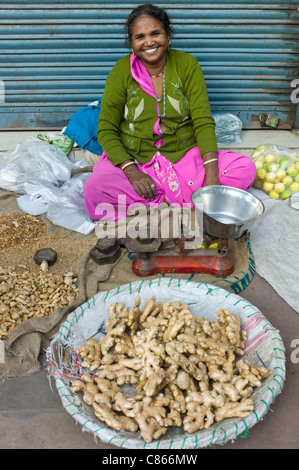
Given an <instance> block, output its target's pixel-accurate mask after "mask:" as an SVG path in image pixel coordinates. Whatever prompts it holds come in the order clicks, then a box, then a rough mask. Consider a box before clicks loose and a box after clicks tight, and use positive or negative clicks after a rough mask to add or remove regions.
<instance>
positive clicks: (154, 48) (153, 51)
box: [144, 47, 158, 54]
mask: <svg viewBox="0 0 299 470" xmlns="http://www.w3.org/2000/svg"><path fill="white" fill-rule="evenodd" d="M157 50H158V48H157V47H153V48H152V49H145V50H144V52H146V54H154V53H155V52H156V51H157Z"/></svg>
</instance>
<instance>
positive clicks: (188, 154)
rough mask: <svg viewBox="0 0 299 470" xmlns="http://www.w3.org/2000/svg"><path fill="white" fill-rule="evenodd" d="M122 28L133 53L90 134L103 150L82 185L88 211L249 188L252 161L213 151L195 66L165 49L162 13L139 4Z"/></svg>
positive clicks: (168, 31) (110, 86)
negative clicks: (212, 188)
mask: <svg viewBox="0 0 299 470" xmlns="http://www.w3.org/2000/svg"><path fill="white" fill-rule="evenodd" d="M126 29H127V39H128V41H129V43H130V45H131V48H132V54H130V55H128V56H126V57H123V58H122V59H120V60H119V61H118V62H117V63H116V65H115V66H114V68H113V69H112V71H111V72H110V74H109V76H108V78H107V81H106V86H105V90H104V93H103V97H102V102H101V112H100V117H99V127H98V133H97V136H98V140H99V143H100V144H101V146H102V147H103V150H104V152H103V154H102V157H101V159H100V161H99V162H98V163H96V164H95V166H94V169H93V173H92V175H91V176H90V178H89V180H88V181H87V182H86V184H85V188H84V195H85V205H86V209H87V211H88V213H89V214H90V216H91V217H92V218H93V219H94V220H98V219H101V218H103V219H104V218H105V219H108V220H109V219H110V220H118V219H119V218H121V217H125V216H126V214H127V209H128V207H129V206H130V205H131V204H137V205H142V204H143V205H151V204H154V205H155V206H157V205H159V204H160V203H161V202H163V200H165V201H166V202H167V203H169V204H172V205H180V206H183V205H184V204H189V205H190V204H191V194H192V192H193V191H195V190H196V189H198V188H200V187H202V186H205V185H218V184H222V185H227V186H234V187H238V188H241V189H248V188H249V187H250V186H251V185H252V183H253V180H254V177H255V171H256V169H255V165H254V163H253V162H252V160H251V159H250V158H249V157H247V156H241V155H238V154H236V153H234V152H231V151H219V152H218V151H217V143H216V136H215V123H214V120H213V118H212V115H211V110H210V105H209V99H208V94H207V89H206V85H205V81H204V77H203V74H202V71H201V68H200V66H199V64H198V62H197V60H196V59H195V57H193V56H192V55H190V54H188V53H185V52H183V51H179V50H172V49H170V38H171V36H172V27H171V25H170V21H169V18H168V16H167V14H166V12H165V11H164V10H163V9H161V8H158V7H156V6H154V5H151V4H144V5H140V6H139V7H137V8H135V9H134V10H133V11H132V12H131V14H130V15H129V17H128V20H127V23H126ZM119 200H121V201H122V203H123V204H119V203H118V202H119ZM103 207H107V208H108V209H107V210H106V211H105V210H103ZM109 207H110V210H109Z"/></svg>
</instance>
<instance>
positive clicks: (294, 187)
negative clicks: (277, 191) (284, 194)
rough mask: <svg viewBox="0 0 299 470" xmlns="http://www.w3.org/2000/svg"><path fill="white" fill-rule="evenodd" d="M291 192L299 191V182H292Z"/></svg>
mask: <svg viewBox="0 0 299 470" xmlns="http://www.w3.org/2000/svg"><path fill="white" fill-rule="evenodd" d="M290 191H291V193H296V192H297V191H299V183H292V184H291V186H290Z"/></svg>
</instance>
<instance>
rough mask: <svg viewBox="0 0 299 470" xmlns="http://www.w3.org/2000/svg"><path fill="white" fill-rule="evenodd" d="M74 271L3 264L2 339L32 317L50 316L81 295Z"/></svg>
mask: <svg viewBox="0 0 299 470" xmlns="http://www.w3.org/2000/svg"><path fill="white" fill-rule="evenodd" d="M76 281H77V278H76V276H75V274H74V273H72V272H68V273H66V274H63V275H62V274H53V273H50V272H48V271H47V270H44V271H43V270H42V269H37V270H36V271H35V272H31V271H29V270H28V269H27V268H26V267H25V266H22V265H19V266H17V267H13V266H12V267H1V266H0V339H2V340H6V339H7V338H8V337H9V335H10V334H11V332H12V331H13V330H14V328H15V327H16V326H17V325H20V324H21V323H23V322H24V321H26V320H28V319H30V318H37V317H47V316H49V315H51V314H52V313H53V312H54V310H56V309H57V308H58V307H65V306H67V305H69V304H70V303H71V302H73V301H74V300H75V298H76V297H77V295H78V291H79V289H78V287H77V286H76V284H75V283H76Z"/></svg>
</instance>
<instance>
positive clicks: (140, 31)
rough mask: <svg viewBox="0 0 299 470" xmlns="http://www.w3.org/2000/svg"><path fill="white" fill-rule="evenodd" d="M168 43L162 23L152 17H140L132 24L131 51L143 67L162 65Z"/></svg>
mask: <svg viewBox="0 0 299 470" xmlns="http://www.w3.org/2000/svg"><path fill="white" fill-rule="evenodd" d="M168 43H169V39H168V36H167V34H166V31H165V29H164V28H163V25H162V23H161V22H160V21H159V20H156V19H155V18H153V17H152V16H148V15H143V16H140V17H139V18H138V19H137V20H136V21H135V23H134V24H133V28H132V49H133V50H134V52H135V54H137V55H138V57H139V58H140V60H141V62H142V63H143V64H144V65H149V66H155V65H159V64H162V65H163V63H164V62H165V58H166V51H167V49H168Z"/></svg>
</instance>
